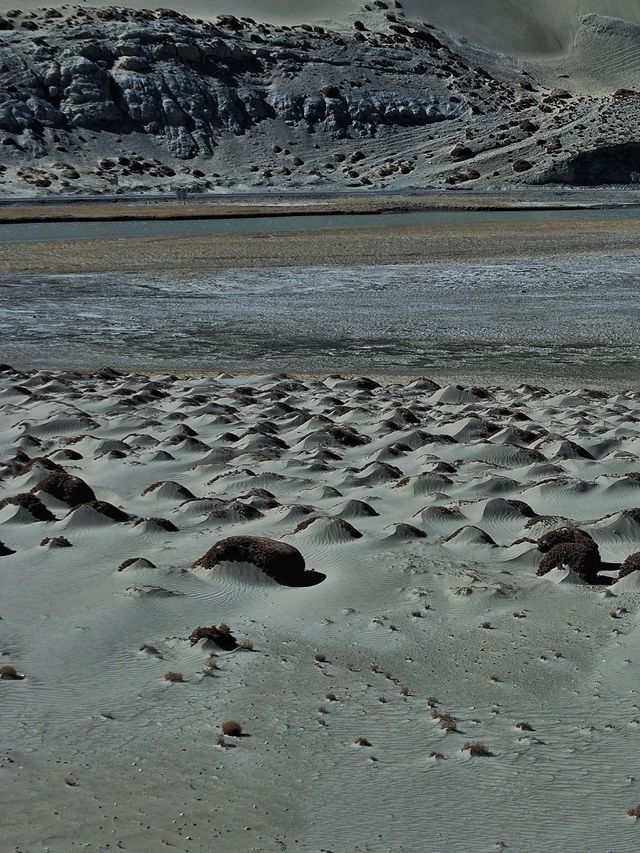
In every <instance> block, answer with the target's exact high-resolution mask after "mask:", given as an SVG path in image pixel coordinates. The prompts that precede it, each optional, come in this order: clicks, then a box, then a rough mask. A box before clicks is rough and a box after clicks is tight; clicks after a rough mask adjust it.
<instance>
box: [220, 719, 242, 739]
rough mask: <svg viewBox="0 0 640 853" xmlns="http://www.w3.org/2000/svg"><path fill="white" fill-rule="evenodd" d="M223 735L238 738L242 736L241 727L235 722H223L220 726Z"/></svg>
mask: <svg viewBox="0 0 640 853" xmlns="http://www.w3.org/2000/svg"><path fill="white" fill-rule="evenodd" d="M220 728H221V729H222V734H223V735H228V736H229V737H240V735H241V734H242V726H241V725H240V723H238V722H237V721H236V720H225V721H224V723H223V724H222V725H221V726H220Z"/></svg>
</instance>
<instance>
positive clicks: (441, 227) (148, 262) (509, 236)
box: [0, 216, 640, 273]
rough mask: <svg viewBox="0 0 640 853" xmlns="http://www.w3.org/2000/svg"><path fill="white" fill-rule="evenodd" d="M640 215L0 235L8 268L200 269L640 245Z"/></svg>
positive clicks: (1, 263) (0, 252)
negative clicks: (7, 239) (202, 232)
mask: <svg viewBox="0 0 640 853" xmlns="http://www.w3.org/2000/svg"><path fill="white" fill-rule="evenodd" d="M639 237H640V219H638V218H636V217H630V218H622V217H621V218H620V219H617V218H615V217H614V216H608V217H606V218H602V219H601V220H598V219H595V220H592V221H589V220H584V219H571V218H570V217H567V218H566V219H562V220H539V221H529V220H526V221H523V220H521V219H518V218H517V217H514V219H513V221H512V222H510V223H509V226H508V228H506V227H505V223H503V222H487V221H482V220H481V219H479V220H478V221H477V222H469V221H465V222H462V223H460V224H456V223H450V222H449V223H443V224H433V225H429V226H428V227H425V226H419V225H418V226H413V225H406V226H396V227H385V228H379V227H375V226H371V227H364V228H357V229H350V230H336V229H331V228H327V229H318V230H317V231H315V232H313V233H309V231H300V232H296V231H287V233H276V232H271V231H270V229H269V225H268V223H266V224H265V230H264V234H262V235H260V234H259V235H256V237H255V239H252V240H247V238H246V236H245V235H243V234H239V235H234V234H226V235H219V236H215V235H207V236H206V237H149V238H144V239H135V238H131V239H127V238H112V239H109V238H108V237H101V238H100V239H99V240H83V239H78V240H69V241H66V240H59V241H57V240H46V241H42V242H34V243H0V268H2V269H3V270H4V271H5V272H48V273H66V272H67V273H72V272H74V273H75V272H79V273H84V272H91V273H93V272H116V271H132V272H133V271H139V270H152V269H162V270H167V269H173V270H201V269H229V268H243V267H296V266H309V265H311V266H350V265H353V264H361V263H365V264H402V263H423V262H431V261H445V260H451V259H456V258H459V259H471V258H485V259H488V258H505V257H515V256H518V257H521V256H522V254H523V246H524V247H526V253H527V254H530V255H556V254H565V253H571V252H591V251H600V252H605V253H614V252H616V251H621V250H627V251H628V250H631V249H635V248H636V247H637V245H638V239H639Z"/></svg>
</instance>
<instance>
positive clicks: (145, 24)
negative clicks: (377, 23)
mask: <svg viewBox="0 0 640 853" xmlns="http://www.w3.org/2000/svg"><path fill="white" fill-rule="evenodd" d="M15 24H18V26H15ZM1 25H2V27H3V28H4V29H3V33H2V42H1V46H0V80H1V88H2V91H3V93H4V99H3V100H4V102H3V103H2V104H0V129H1V130H4V131H6V132H9V133H18V134H19V133H23V132H24V131H27V130H28V131H31V132H32V133H33V134H34V135H35V136H38V135H42V133H43V131H44V130H45V129H57V130H67V129H76V130H78V131H79V130H93V131H109V132H118V133H130V132H134V131H137V132H142V133H146V134H151V135H154V136H158V137H162V139H163V142H164V144H165V145H166V147H167V150H168V151H170V152H171V153H172V154H174V155H175V156H176V157H179V158H189V157H193V156H196V155H198V154H210V153H211V152H212V151H213V149H214V147H215V145H216V140H217V139H218V138H219V137H220V135H221V134H222V133H224V132H231V133H234V134H237V135H239V134H243V133H245V132H246V131H247V130H250V129H251V128H252V127H255V125H256V124H258V123H260V122H262V121H265V120H270V119H276V118H278V119H281V120H283V121H285V122H289V123H294V124H297V123H304V125H305V126H306V127H307V128H308V129H309V130H315V129H316V128H317V127H318V126H321V127H322V128H323V129H325V130H328V131H330V132H331V133H334V134H336V135H337V136H340V135H342V136H344V135H346V134H347V133H348V132H350V131H353V132H355V133H356V134H358V135H373V134H375V133H376V131H377V129H378V128H379V127H380V126H381V125H386V126H391V125H399V126H404V127H422V126H425V125H428V124H431V123H433V122H436V121H442V120H445V119H447V118H452V117H455V116H458V115H460V114H461V113H462V112H463V110H464V106H465V105H464V102H463V99H461V98H458V99H452V98H451V97H450V93H449V92H448V91H447V90H446V87H445V86H444V85H443V84H442V81H441V80H440V81H438V78H437V76H436V77H435V78H434V79H433V80H431V79H428V80H426V81H425V79H424V74H423V69H422V68H421V67H420V62H421V61H422V62H424V61H425V60H426V61H428V62H429V63H433V64H434V69H433V71H434V72H435V71H436V70H437V62H434V60H433V54H434V51H435V48H434V43H432V42H430V41H423V42H422V45H421V49H417V50H415V51H414V50H411V51H410V52H406V53H404V52H401V53H400V54H399V51H398V48H399V47H400V46H399V45H397V46H396V44H395V39H393V38H391V37H388V39H387V43H386V44H380V45H376V46H375V49H374V50H372V46H371V44H370V41H369V40H368V39H365V38H362V40H355V39H353V38H350V39H349V42H347V41H345V39H344V38H343V37H342V36H340V35H339V34H337V33H327V32H325V31H324V30H323V29H322V28H320V27H315V28H313V27H309V28H308V29H299V30H283V29H281V28H279V27H267V26H260V25H253V24H250V23H248V22H245V21H239V20H237V19H234V18H230V17H226V18H224V17H223V18H222V19H221V20H220V23H219V25H215V24H213V23H210V22H203V21H199V22H196V21H192V20H190V19H189V18H187V17H185V16H182V15H178V14H175V13H169V12H159V13H155V14H154V13H151V12H143V11H132V10H129V11H127V10H124V9H105V10H96V11H95V12H94V13H90V12H87V13H83V10H82V9H79V10H77V11H76V12H75V14H73V15H72V16H70V17H69V18H66V17H62V16H61V13H60V12H58V11H57V10H53V9H51V10H48V11H46V12H44V13H43V14H42V15H36V16H34V17H29V18H26V19H21V20H19V21H16V22H14V20H13V19H12V18H6V17H5V18H4V19H3V20H2V23H1ZM25 25H27V26H26V28H25ZM355 34H356V31H354V35H355ZM414 41H415V42H416V45H415V46H416V47H418V46H419V39H414ZM402 47H403V48H404V45H402ZM367 69H369V70H370V72H371V73H372V74H373V76H375V77H376V78H377V79H376V81H375V82H372V83H371V84H370V85H367V82H366V81H365V80H364V79H362V80H352V79H347V80H345V79H344V77H347V78H350V77H353V76H354V75H353V74H352V73H351V72H353V71H354V70H356V71H359V72H360V74H361V76H364V75H365V74H366V71H367ZM399 79H401V80H402V84H403V85H402V86H399V85H398V81H399ZM323 83H325V85H323ZM341 83H343V84H344V85H342V86H341V85H340V84H341ZM425 83H426V85H425Z"/></svg>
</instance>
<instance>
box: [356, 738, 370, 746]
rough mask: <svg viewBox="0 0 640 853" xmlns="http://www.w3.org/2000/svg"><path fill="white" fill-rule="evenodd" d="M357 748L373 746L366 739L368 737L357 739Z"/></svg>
mask: <svg viewBox="0 0 640 853" xmlns="http://www.w3.org/2000/svg"><path fill="white" fill-rule="evenodd" d="M354 743H355V745H356V746H371V744H370V742H369V741H368V740H367V739H366V737H357V738H356V739H355V740H354Z"/></svg>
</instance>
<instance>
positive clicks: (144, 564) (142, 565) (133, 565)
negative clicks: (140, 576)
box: [118, 557, 156, 572]
mask: <svg viewBox="0 0 640 853" xmlns="http://www.w3.org/2000/svg"><path fill="white" fill-rule="evenodd" d="M155 568H156V565H155V563H152V562H151V560H147V559H146V558H145V557H128V558H127V559H126V560H123V562H122V563H120V565H119V566H118V571H119V572H124V571H126V570H127V569H155Z"/></svg>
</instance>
